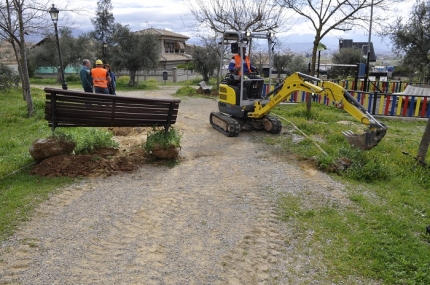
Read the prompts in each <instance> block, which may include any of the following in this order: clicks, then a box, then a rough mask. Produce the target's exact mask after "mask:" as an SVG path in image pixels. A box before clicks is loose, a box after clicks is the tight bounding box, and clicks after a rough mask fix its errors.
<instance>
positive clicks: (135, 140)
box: [31, 128, 154, 177]
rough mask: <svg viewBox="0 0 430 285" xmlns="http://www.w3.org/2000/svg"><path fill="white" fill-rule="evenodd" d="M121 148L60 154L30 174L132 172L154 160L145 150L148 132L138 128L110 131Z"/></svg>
mask: <svg viewBox="0 0 430 285" xmlns="http://www.w3.org/2000/svg"><path fill="white" fill-rule="evenodd" d="M110 131H112V132H113V134H114V136H115V137H114V139H115V140H116V141H117V142H118V143H119V145H120V147H119V149H113V148H100V149H96V150H95V151H94V153H92V154H83V155H72V154H71V155H59V156H54V157H50V158H47V159H45V160H42V161H41V162H40V163H38V164H36V165H34V166H33V168H32V171H31V173H32V174H34V175H40V176H48V177H54V176H70V177H77V176H95V175H101V174H103V175H112V174H114V173H118V172H123V171H125V172H130V171H133V170H136V169H138V168H139V167H140V166H141V165H142V164H144V163H148V162H151V161H153V160H154V157H152V156H150V155H148V154H147V153H146V152H145V151H144V150H143V143H144V141H145V138H146V131H144V130H143V129H140V128H139V129H138V131H136V129H135V128H111V129H110Z"/></svg>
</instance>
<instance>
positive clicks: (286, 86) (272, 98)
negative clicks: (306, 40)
mask: <svg viewBox="0 0 430 285" xmlns="http://www.w3.org/2000/svg"><path fill="white" fill-rule="evenodd" d="M305 79H307V80H312V81H321V80H320V79H318V78H315V77H312V76H309V75H306V74H303V73H299V72H296V73H294V74H293V75H291V76H289V77H287V78H286V79H285V80H284V82H283V83H282V84H280V85H279V86H277V87H276V88H275V89H274V90H273V91H272V92H270V93H269V94H268V95H267V96H268V103H266V104H264V105H263V104H262V103H261V101H257V102H255V103H254V110H253V111H252V112H249V113H248V117H251V118H262V117H264V116H265V115H267V114H268V113H269V112H270V111H271V110H272V109H273V108H274V107H276V106H277V105H278V104H279V103H281V102H282V101H284V100H286V99H288V98H290V96H291V95H292V94H293V92H296V91H305V92H309V93H314V94H319V95H323V96H327V97H328V98H330V99H331V100H333V102H334V104H335V106H336V107H338V108H342V109H344V110H345V111H347V112H348V113H349V114H350V115H351V116H353V117H354V118H356V119H357V120H358V121H359V122H361V123H362V124H364V125H366V126H368V129H367V130H366V132H365V133H364V134H361V135H358V134H354V133H353V132H352V131H344V132H343V135H344V136H345V137H346V139H347V141H348V142H349V143H350V145H351V146H353V147H355V148H358V149H361V150H369V149H372V148H373V147H375V146H376V145H377V144H378V143H379V142H380V141H381V140H382V138H383V137H384V136H385V133H386V131H387V129H388V127H387V126H386V125H384V124H382V123H380V122H378V121H377V120H376V119H375V118H374V117H373V116H372V115H371V114H370V113H369V112H367V110H366V109H365V108H364V107H363V106H362V105H361V104H360V103H359V102H358V101H357V100H356V99H355V98H354V97H353V96H352V95H351V94H349V93H348V91H347V90H346V89H344V88H343V87H342V86H340V85H338V84H336V83H333V82H330V81H323V86H322V87H321V86H317V85H315V84H313V83H311V82H309V81H305Z"/></svg>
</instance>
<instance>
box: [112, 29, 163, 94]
mask: <svg viewBox="0 0 430 285" xmlns="http://www.w3.org/2000/svg"><path fill="white" fill-rule="evenodd" d="M110 54H111V55H110V57H109V58H110V61H111V63H112V64H113V66H115V68H116V69H127V70H128V71H129V72H130V81H129V83H128V85H129V86H136V85H137V81H136V75H137V72H138V71H139V70H151V69H155V68H157V66H158V63H159V57H160V43H159V41H158V37H157V35H156V34H151V33H150V31H146V32H145V31H141V32H132V31H131V30H130V28H129V27H128V26H123V25H121V24H116V25H115V28H114V32H113V34H112V47H111V53H110Z"/></svg>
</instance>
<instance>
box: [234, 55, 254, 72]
mask: <svg viewBox="0 0 430 285" xmlns="http://www.w3.org/2000/svg"><path fill="white" fill-rule="evenodd" d="M234 61H235V62H236V69H239V68H240V71H239V75H241V74H242V69H243V68H241V66H240V63H241V60H240V55H239V54H235V55H234ZM245 63H246V66H247V67H248V72H251V62H250V61H249V56H245Z"/></svg>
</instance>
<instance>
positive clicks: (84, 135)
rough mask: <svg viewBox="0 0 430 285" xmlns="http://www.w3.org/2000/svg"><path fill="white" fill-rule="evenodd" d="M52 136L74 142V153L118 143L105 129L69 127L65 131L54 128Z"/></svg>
mask: <svg viewBox="0 0 430 285" xmlns="http://www.w3.org/2000/svg"><path fill="white" fill-rule="evenodd" d="M54 136H56V137H59V138H62V139H66V140H69V141H73V142H75V143H76V147H75V150H74V151H75V153H76V154H86V153H93V152H94V150H95V149H97V148H101V147H108V148H117V147H118V143H117V142H116V141H114V140H113V139H112V137H113V134H112V133H111V132H109V131H107V130H105V129H99V128H69V129H68V131H67V132H64V131H62V130H61V131H60V130H57V129H56V130H55V133H54Z"/></svg>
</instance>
